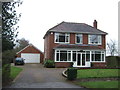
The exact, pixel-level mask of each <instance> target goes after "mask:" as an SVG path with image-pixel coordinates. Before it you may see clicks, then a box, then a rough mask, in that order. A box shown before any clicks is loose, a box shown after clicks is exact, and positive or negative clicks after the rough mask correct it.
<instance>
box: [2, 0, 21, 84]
mask: <svg viewBox="0 0 120 90" xmlns="http://www.w3.org/2000/svg"><path fill="white" fill-rule="evenodd" d="M1 4H2V52H3V53H2V83H3V85H4V84H6V83H8V82H9V80H10V61H11V59H12V57H14V54H13V53H12V52H11V51H12V49H13V47H14V46H15V44H14V42H15V38H16V37H17V34H18V32H17V28H18V26H17V27H15V25H16V24H17V22H18V21H19V18H20V16H21V14H19V15H18V14H17V12H16V10H15V7H17V6H19V5H20V4H22V1H20V0H18V1H16V2H2V3H1Z"/></svg>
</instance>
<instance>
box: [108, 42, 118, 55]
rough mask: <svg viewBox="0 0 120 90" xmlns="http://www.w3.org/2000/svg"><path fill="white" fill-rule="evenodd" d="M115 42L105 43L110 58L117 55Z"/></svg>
mask: <svg viewBox="0 0 120 90" xmlns="http://www.w3.org/2000/svg"><path fill="white" fill-rule="evenodd" d="M116 45H117V44H116V41H113V40H110V42H109V43H107V46H108V51H109V53H110V55H111V56H114V55H115V54H116V53H118V49H117V47H116Z"/></svg>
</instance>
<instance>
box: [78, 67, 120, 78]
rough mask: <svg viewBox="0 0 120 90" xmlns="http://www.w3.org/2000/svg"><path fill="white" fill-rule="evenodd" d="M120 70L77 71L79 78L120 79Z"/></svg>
mask: <svg viewBox="0 0 120 90" xmlns="http://www.w3.org/2000/svg"><path fill="white" fill-rule="evenodd" d="M118 70H119V69H84V70H83V69H81V70H78V71H77V78H78V79H80V78H102V77H120V75H119V74H118Z"/></svg>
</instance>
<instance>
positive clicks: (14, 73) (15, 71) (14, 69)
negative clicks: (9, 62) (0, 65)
mask: <svg viewBox="0 0 120 90" xmlns="http://www.w3.org/2000/svg"><path fill="white" fill-rule="evenodd" d="M22 70H23V69H22V68H19V67H14V66H11V73H10V77H11V79H15V77H16V76H17V75H18V74H19V73H20V72H21V71H22Z"/></svg>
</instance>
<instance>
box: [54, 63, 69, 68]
mask: <svg viewBox="0 0 120 90" xmlns="http://www.w3.org/2000/svg"><path fill="white" fill-rule="evenodd" d="M70 66H71V63H70V62H55V67H59V68H67V67H70Z"/></svg>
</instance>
